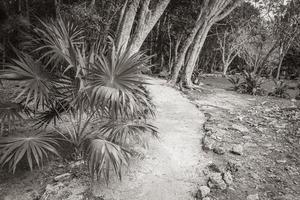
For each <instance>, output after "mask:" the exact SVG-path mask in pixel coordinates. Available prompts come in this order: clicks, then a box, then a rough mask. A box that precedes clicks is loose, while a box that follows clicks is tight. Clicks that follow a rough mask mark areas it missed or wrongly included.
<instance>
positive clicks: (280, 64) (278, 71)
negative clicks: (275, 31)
mask: <svg viewBox="0 0 300 200" xmlns="http://www.w3.org/2000/svg"><path fill="white" fill-rule="evenodd" d="M282 62H283V56H282V57H281V58H280V61H279V64H278V69H277V75H276V79H277V80H279V78H280V72H281V66H282Z"/></svg>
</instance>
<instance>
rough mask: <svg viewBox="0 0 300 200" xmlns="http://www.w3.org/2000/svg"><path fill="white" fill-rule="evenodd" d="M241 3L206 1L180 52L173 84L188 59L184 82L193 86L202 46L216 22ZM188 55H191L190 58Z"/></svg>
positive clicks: (223, 0)
mask: <svg viewBox="0 0 300 200" xmlns="http://www.w3.org/2000/svg"><path fill="white" fill-rule="evenodd" d="M239 2H240V1H239V0H205V1H204V6H203V7H202V9H201V12H200V14H199V18H198V20H197V21H196V24H195V27H194V28H193V30H192V32H191V34H190V35H189V37H188V38H187V39H186V41H185V42H184V44H183V47H182V48H181V50H180V52H179V55H178V59H177V61H176V62H175V64H174V67H173V71H172V77H171V83H172V84H175V83H176V82H177V79H178V76H179V72H180V70H181V68H182V66H183V65H184V63H185V58H186V57H188V59H187V61H186V65H185V66H186V67H185V72H184V74H183V77H182V78H183V79H182V80H183V82H184V84H185V85H186V86H189V85H191V76H192V73H193V70H194V67H195V63H196V61H197V57H198V56H199V54H200V52H201V49H202V46H203V44H204V41H205V39H206V36H207V34H208V32H209V30H210V28H211V26H212V25H213V24H214V23H215V22H217V21H220V20H222V19H224V18H225V17H226V16H227V15H229V14H230V13H231V12H232V11H233V10H234V9H235V8H236V7H237V6H238V4H239ZM191 44H193V46H192V47H191V50H189V48H190V46H191ZM188 50H189V51H188ZM187 53H188V54H189V55H188V56H187Z"/></svg>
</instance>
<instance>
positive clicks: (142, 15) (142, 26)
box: [116, 0, 170, 55]
mask: <svg viewBox="0 0 300 200" xmlns="http://www.w3.org/2000/svg"><path fill="white" fill-rule="evenodd" d="M129 1H130V2H128V0H127V1H126V3H125V4H124V6H123V9H122V11H121V16H120V20H119V25H118V30H117V43H116V46H117V50H118V51H119V50H122V51H125V50H127V51H129V52H130V54H131V55H132V54H134V53H136V52H138V51H139V50H140V48H141V46H142V44H143V43H144V41H145V39H146V37H147V36H148V34H149V33H150V31H151V30H152V29H153V27H154V26H155V24H156V23H157V21H158V20H159V18H160V17H161V15H162V14H163V12H164V11H165V9H166V8H167V6H168V4H169V3H170V0H161V1H159V2H158V3H157V5H156V7H155V8H154V9H153V10H149V5H150V1H151V0H129ZM138 9H140V10H139V12H138ZM137 13H139V15H138V18H137V25H136V27H135V30H134V34H133V35H131V32H132V30H133V25H134V20H135V18H136V16H137Z"/></svg>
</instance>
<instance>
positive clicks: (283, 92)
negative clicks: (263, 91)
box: [269, 80, 290, 98]
mask: <svg viewBox="0 0 300 200" xmlns="http://www.w3.org/2000/svg"><path fill="white" fill-rule="evenodd" d="M274 84H275V87H274V88H273V91H272V92H270V93H269V95H270V96H275V97H280V98H289V97H290V95H289V94H288V93H287V90H288V85H287V84H286V83H285V82H283V81H281V80H274Z"/></svg>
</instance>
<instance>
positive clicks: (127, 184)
mask: <svg viewBox="0 0 300 200" xmlns="http://www.w3.org/2000/svg"><path fill="white" fill-rule="evenodd" d="M150 82H151V83H152V85H150V86H148V89H149V90H150V93H151V94H152V96H153V101H154V103H155V105H156V106H157V118H156V119H155V122H154V124H155V125H156V126H157V127H158V129H159V132H160V139H159V141H156V140H153V141H151V142H150V144H149V146H150V147H149V150H148V151H147V152H146V155H145V158H144V159H143V160H139V161H138V162H135V163H133V164H132V165H131V166H130V167H129V170H128V172H127V173H126V174H127V175H125V176H124V178H123V180H122V182H121V183H120V182H115V183H112V184H109V186H105V185H98V186H95V187H94V193H95V194H102V195H103V194H104V197H105V199H114V200H189V199H193V197H192V193H194V192H195V191H196V187H197V183H200V184H202V183H203V181H204V180H203V179H202V177H201V176H202V169H203V168H204V166H205V165H207V162H208V161H209V158H208V157H207V155H206V154H205V153H204V152H203V151H202V150H201V145H200V143H201V137H202V136H203V133H202V130H201V127H202V124H203V123H204V115H203V114H202V113H200V112H199V111H198V110H197V108H196V107H195V106H194V105H193V104H191V103H190V102H189V100H187V99H186V98H184V97H183V96H182V95H181V94H180V92H178V91H176V90H175V89H173V88H171V87H168V86H166V85H164V83H165V81H163V80H158V79H153V80H151V81H150Z"/></svg>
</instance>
